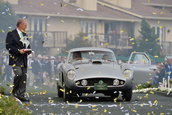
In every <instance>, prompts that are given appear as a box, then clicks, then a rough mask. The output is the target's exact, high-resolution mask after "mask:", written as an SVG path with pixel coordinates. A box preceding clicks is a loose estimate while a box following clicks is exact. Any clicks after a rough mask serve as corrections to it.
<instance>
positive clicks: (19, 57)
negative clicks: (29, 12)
mask: <svg viewBox="0 0 172 115" xmlns="http://www.w3.org/2000/svg"><path fill="white" fill-rule="evenodd" d="M26 27H27V22H26V20H24V19H19V20H18V22H17V28H16V29H15V30H13V31H11V32H8V34H7V37H6V49H7V50H8V51H9V65H11V66H12V68H13V72H14V74H15V76H14V82H13V83H14V86H13V90H12V94H13V96H14V97H16V98H18V99H19V100H21V101H29V99H28V98H26V96H25V92H26V77H27V75H26V73H27V56H28V54H30V53H31V52H28V51H26V50H25V49H27V48H30V45H27V47H26V44H25V42H23V39H25V38H26V39H27V40H28V38H27V35H26V33H25V29H26Z"/></svg>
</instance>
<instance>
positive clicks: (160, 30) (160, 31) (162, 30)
mask: <svg viewBox="0 0 172 115" xmlns="http://www.w3.org/2000/svg"><path fill="white" fill-rule="evenodd" d="M153 28H154V30H155V31H154V34H156V35H157V37H158V38H160V43H163V42H165V41H166V27H165V26H163V27H159V26H153Z"/></svg>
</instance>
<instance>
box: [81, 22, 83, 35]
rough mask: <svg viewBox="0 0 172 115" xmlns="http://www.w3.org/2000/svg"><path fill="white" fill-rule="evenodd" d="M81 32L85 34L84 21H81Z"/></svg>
mask: <svg viewBox="0 0 172 115" xmlns="http://www.w3.org/2000/svg"><path fill="white" fill-rule="evenodd" d="M81 32H82V33H84V23H83V21H82V20H81Z"/></svg>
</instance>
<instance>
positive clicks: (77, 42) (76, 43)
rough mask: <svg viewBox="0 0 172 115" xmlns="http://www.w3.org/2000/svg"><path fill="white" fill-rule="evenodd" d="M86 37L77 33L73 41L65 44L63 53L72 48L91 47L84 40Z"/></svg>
mask: <svg viewBox="0 0 172 115" xmlns="http://www.w3.org/2000/svg"><path fill="white" fill-rule="evenodd" d="M85 36H86V35H85V34H83V33H79V34H78V35H77V36H76V37H75V39H74V40H69V41H68V43H67V44H66V48H65V49H64V51H66V50H67V51H68V50H70V49H72V48H78V47H91V46H92V44H91V42H90V41H88V39H85V38H86V37H85Z"/></svg>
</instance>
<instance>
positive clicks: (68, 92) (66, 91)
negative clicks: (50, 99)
mask: <svg viewBox="0 0 172 115" xmlns="http://www.w3.org/2000/svg"><path fill="white" fill-rule="evenodd" d="M71 99H72V92H71V90H70V89H69V88H67V87H66V86H64V92H63V100H64V101H65V102H66V101H71Z"/></svg>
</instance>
